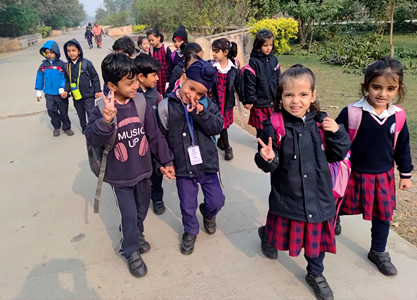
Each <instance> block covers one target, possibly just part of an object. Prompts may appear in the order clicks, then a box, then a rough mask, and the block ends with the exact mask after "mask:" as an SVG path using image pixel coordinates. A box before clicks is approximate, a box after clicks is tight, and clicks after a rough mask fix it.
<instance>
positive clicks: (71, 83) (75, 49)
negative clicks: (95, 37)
mask: <svg viewBox="0 0 417 300" xmlns="http://www.w3.org/2000/svg"><path fill="white" fill-rule="evenodd" d="M64 52H65V56H66V57H67V60H68V63H67V66H66V70H67V72H66V75H67V76H68V77H67V86H66V88H65V90H66V91H67V92H71V95H72V99H73V101H74V107H75V110H76V111H77V115H78V118H79V120H80V126H81V131H82V133H83V134H84V132H85V126H86V125H87V119H86V114H87V116H88V117H90V115H91V112H92V111H93V109H94V106H95V98H99V97H100V96H101V88H100V78H99V77H98V74H97V71H96V69H95V68H94V66H93V64H92V63H91V61H89V60H88V59H86V58H84V54H83V50H82V48H81V46H80V44H79V43H78V41H77V40H76V39H72V40H69V41H68V42H66V43H65V45H64Z"/></svg>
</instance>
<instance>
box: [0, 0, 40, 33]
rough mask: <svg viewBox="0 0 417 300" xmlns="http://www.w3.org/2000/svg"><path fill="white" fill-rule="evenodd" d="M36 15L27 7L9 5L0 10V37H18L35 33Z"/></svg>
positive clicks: (35, 12)
mask: <svg viewBox="0 0 417 300" xmlns="http://www.w3.org/2000/svg"><path fill="white" fill-rule="evenodd" d="M37 23H38V13H37V11H36V10H35V9H33V8H32V7H30V6H28V5H17V4H14V5H9V6H6V7H5V8H4V9H0V36H10V37H14V36H19V35H24V34H28V33H33V32H35V28H36V24H37Z"/></svg>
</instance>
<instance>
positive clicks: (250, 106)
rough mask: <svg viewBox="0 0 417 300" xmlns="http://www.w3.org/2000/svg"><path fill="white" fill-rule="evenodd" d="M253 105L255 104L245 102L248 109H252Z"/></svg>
mask: <svg viewBox="0 0 417 300" xmlns="http://www.w3.org/2000/svg"><path fill="white" fill-rule="evenodd" d="M252 107H253V104H245V108H246V109H251V108H252Z"/></svg>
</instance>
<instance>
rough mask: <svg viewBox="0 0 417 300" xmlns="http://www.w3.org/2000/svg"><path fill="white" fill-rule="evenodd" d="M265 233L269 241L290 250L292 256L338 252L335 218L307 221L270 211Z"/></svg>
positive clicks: (317, 255)
mask: <svg viewBox="0 0 417 300" xmlns="http://www.w3.org/2000/svg"><path fill="white" fill-rule="evenodd" d="M265 233H266V235H267V237H268V242H269V243H270V244H271V245H272V246H274V247H275V248H277V249H278V250H281V251H286V250H289V255H290V256H298V255H300V252H301V249H302V248H304V254H305V255H306V256H308V257H311V258H317V257H319V254H320V252H330V253H336V238H335V234H334V219H331V220H328V221H325V222H323V223H307V222H301V221H295V220H290V219H287V218H283V217H280V216H276V215H274V214H272V213H271V212H269V211H268V216H267V218H266V226H265Z"/></svg>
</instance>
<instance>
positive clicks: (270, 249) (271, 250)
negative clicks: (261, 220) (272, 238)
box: [258, 226, 278, 259]
mask: <svg viewBox="0 0 417 300" xmlns="http://www.w3.org/2000/svg"><path fill="white" fill-rule="evenodd" d="M258 235H259V237H260V238H261V249H262V253H263V254H264V255H265V257H266V258H269V259H277V258H278V250H277V249H276V248H275V247H274V246H272V245H271V244H270V243H268V239H267V237H266V234H265V226H261V227H259V228H258Z"/></svg>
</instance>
